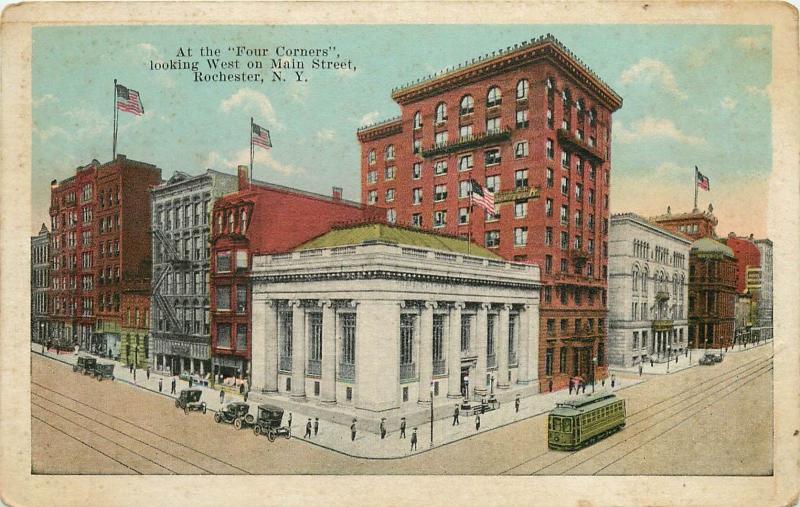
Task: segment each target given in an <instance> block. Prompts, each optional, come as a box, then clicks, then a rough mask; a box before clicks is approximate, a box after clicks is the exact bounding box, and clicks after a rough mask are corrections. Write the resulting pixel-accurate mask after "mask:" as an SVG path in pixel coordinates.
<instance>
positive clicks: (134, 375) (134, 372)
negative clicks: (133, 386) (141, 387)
mask: <svg viewBox="0 0 800 507" xmlns="http://www.w3.org/2000/svg"><path fill="white" fill-rule="evenodd" d="M133 381H134V382H136V370H133Z"/></svg>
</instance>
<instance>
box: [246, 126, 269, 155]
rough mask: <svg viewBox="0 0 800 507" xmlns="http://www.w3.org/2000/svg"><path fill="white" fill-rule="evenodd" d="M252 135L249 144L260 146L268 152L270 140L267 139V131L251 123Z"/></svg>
mask: <svg viewBox="0 0 800 507" xmlns="http://www.w3.org/2000/svg"><path fill="white" fill-rule="evenodd" d="M252 134H253V135H252V136H251V142H252V143H253V144H255V145H257V146H261V147H262V148H264V149H265V150H268V149H270V148H271V147H272V140H271V139H270V138H269V130H267V129H265V128H264V127H260V126H259V125H257V124H255V123H253V133H252Z"/></svg>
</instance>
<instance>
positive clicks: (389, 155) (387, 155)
mask: <svg viewBox="0 0 800 507" xmlns="http://www.w3.org/2000/svg"><path fill="white" fill-rule="evenodd" d="M383 158H384V159H386V160H394V145H393V144H390V145H389V146H387V147H386V150H385V151H384V152H383Z"/></svg>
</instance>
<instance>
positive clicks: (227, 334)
mask: <svg viewBox="0 0 800 507" xmlns="http://www.w3.org/2000/svg"><path fill="white" fill-rule="evenodd" d="M217 347H220V348H223V349H229V348H231V325H230V324H217Z"/></svg>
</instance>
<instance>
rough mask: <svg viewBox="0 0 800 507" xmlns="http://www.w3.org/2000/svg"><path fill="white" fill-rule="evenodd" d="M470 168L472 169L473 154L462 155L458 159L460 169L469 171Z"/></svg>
mask: <svg viewBox="0 0 800 507" xmlns="http://www.w3.org/2000/svg"><path fill="white" fill-rule="evenodd" d="M470 169H472V154H471V153H470V154H468V155H461V157H460V158H459V159H458V170H459V171H469V170H470Z"/></svg>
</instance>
